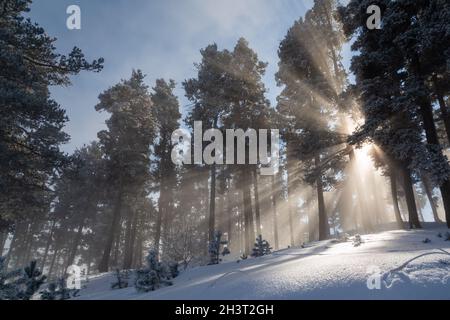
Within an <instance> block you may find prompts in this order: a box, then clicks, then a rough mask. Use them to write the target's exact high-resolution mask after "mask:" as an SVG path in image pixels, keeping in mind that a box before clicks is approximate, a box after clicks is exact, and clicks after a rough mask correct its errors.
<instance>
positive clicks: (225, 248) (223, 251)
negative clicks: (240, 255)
mask: <svg viewBox="0 0 450 320" xmlns="http://www.w3.org/2000/svg"><path fill="white" fill-rule="evenodd" d="M230 253H231V252H230V249H228V246H224V247H223V250H222V257H225V256H226V255H229V254H230Z"/></svg>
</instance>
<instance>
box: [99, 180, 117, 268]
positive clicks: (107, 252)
mask: <svg viewBox="0 0 450 320" xmlns="http://www.w3.org/2000/svg"><path fill="white" fill-rule="evenodd" d="M122 197H123V195H122V184H121V187H120V190H119V194H118V195H117V200H116V203H115V205H114V211H113V218H112V221H111V225H110V227H109V232H108V238H107V240H106V244H105V249H104V251H103V256H102V259H101V261H100V264H99V265H98V271H99V272H108V271H109V259H110V256H111V249H112V245H113V242H114V237H115V235H116V234H117V229H118V228H119V223H120V216H121V210H122Z"/></svg>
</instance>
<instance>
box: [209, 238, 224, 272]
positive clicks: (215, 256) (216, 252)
mask: <svg viewBox="0 0 450 320" xmlns="http://www.w3.org/2000/svg"><path fill="white" fill-rule="evenodd" d="M221 238H222V232H220V231H216V232H215V233H214V239H213V240H212V241H210V242H209V247H208V252H209V263H208V265H213V264H219V262H220V261H222V260H221V259H220V258H219V256H220V246H221V245H225V244H227V243H228V241H222V240H221Z"/></svg>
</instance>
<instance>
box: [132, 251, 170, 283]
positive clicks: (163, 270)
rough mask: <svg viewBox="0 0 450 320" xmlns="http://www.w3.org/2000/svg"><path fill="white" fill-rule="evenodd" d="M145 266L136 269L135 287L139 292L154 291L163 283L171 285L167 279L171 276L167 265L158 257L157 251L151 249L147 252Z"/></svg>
mask: <svg viewBox="0 0 450 320" xmlns="http://www.w3.org/2000/svg"><path fill="white" fill-rule="evenodd" d="M146 261H147V267H146V268H144V269H141V270H138V271H137V274H136V280H135V287H136V289H137V290H138V291H140V292H148V291H154V290H156V289H158V288H160V287H161V286H164V285H168V286H170V285H172V282H171V281H169V280H168V279H169V278H170V277H171V274H170V272H168V270H167V266H166V265H165V264H163V263H161V262H160V261H159V259H158V251H157V250H153V249H151V250H150V251H149V252H148V255H147V258H146Z"/></svg>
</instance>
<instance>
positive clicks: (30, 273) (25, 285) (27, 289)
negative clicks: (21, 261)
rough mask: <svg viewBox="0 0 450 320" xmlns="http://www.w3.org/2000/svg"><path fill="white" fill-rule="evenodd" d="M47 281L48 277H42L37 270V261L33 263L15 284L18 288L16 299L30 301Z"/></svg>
mask: <svg viewBox="0 0 450 320" xmlns="http://www.w3.org/2000/svg"><path fill="white" fill-rule="evenodd" d="M46 279H47V277H46V276H44V275H42V272H41V271H40V270H39V269H38V268H37V263H36V261H35V260H33V261H31V262H30V264H29V265H28V266H26V267H25V268H24V269H23V271H22V273H21V276H20V277H19V278H18V279H17V280H16V281H15V283H14V285H15V286H17V287H18V292H17V297H16V299H19V300H30V299H31V298H32V297H33V296H34V294H35V293H37V292H38V291H39V288H40V287H41V286H42V284H44V282H45V280H46Z"/></svg>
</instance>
